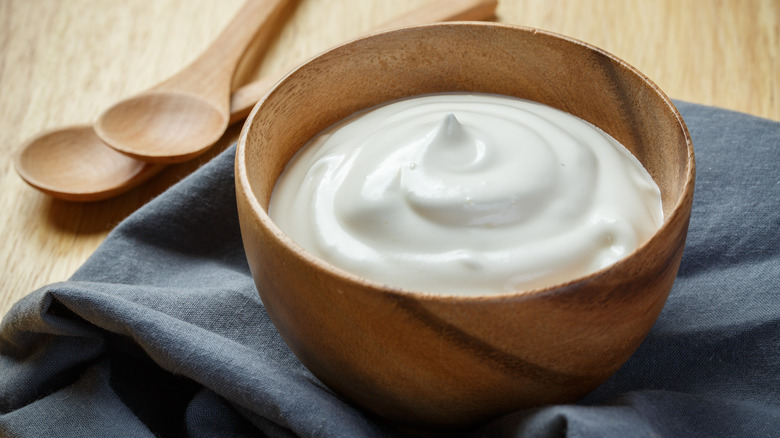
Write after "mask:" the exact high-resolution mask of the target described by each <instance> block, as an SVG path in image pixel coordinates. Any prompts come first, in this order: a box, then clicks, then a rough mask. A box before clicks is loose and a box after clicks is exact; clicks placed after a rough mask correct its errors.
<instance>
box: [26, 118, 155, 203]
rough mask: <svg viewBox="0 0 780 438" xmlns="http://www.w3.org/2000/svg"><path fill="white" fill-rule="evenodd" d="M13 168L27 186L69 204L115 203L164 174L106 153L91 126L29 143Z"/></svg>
mask: <svg viewBox="0 0 780 438" xmlns="http://www.w3.org/2000/svg"><path fill="white" fill-rule="evenodd" d="M73 157H78V159H77V160H74V159H73ZM14 162H15V165H16V170H17V172H19V175H21V177H22V178H23V179H24V180H25V181H26V182H27V183H28V184H30V185H31V186H33V187H35V188H36V189H38V190H40V191H42V192H44V193H46V194H48V195H50V196H53V197H55V198H60V199H64V200H68V201H99V200H102V199H108V198H111V197H113V196H116V195H119V194H121V193H124V192H126V191H128V190H130V189H132V188H134V187H136V186H138V185H139V184H141V183H143V182H144V181H146V180H148V179H149V178H151V177H153V176H154V175H156V174H158V173H159V172H160V171H161V170H162V169H163V168H165V165H162V164H153V163H147V162H143V161H139V160H135V159H133V158H130V157H128V156H126V155H123V154H120V153H119V152H117V151H115V150H113V149H111V148H109V147H106V145H105V143H103V141H102V140H101V139H100V138H99V137H98V136H97V135H96V134H95V131H94V130H93V129H92V126H89V125H81V126H73V127H69V128H65V129H58V130H55V131H49V132H45V133H43V134H41V135H39V136H37V137H35V138H33V139H31V140H29V141H28V142H27V143H26V144H25V145H24V146H23V147H22V148H21V149H20V150H19V152H17V154H16V155H15V157H14Z"/></svg>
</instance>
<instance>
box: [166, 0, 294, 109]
mask: <svg viewBox="0 0 780 438" xmlns="http://www.w3.org/2000/svg"><path fill="white" fill-rule="evenodd" d="M291 3H293V0H247V1H246V2H245V3H244V4H243V6H241V8H240V9H239V10H238V11H237V12H236V14H235V15H234V17H233V19H232V20H231V21H230V22H229V23H228V24H227V26H225V28H224V29H223V30H222V32H221V33H220V34H219V35H218V36H217V38H216V39H215V40H214V41H213V42H212V43H211V45H210V46H209V47H208V48H207V49H206V50H205V51H204V52H202V53H201V55H200V56H198V58H196V59H195V60H194V61H192V63H190V64H189V65H188V66H187V67H185V68H184V69H183V70H181V71H180V72H179V73H177V74H175V75H174V76H172V77H170V78H169V79H167V80H166V81H164V82H162V83H160V84H159V85H157V86H156V87H155V90H175V91H180V92H188V91H192V92H195V93H196V94H198V95H201V96H204V95H213V96H219V95H223V96H226V95H228V94H229V92H230V84H231V79H232V77H233V74H234V72H235V70H236V67H237V66H238V63H239V61H240V60H241V57H242V55H243V54H244V52H245V51H246V48H247V47H248V46H249V44H250V42H251V41H252V40H253V39H254V38H255V36H258V37H261V38H257V40H258V41H260V42H261V43H262V44H265V45H268V44H269V43H270V40H271V35H272V33H273V32H276V31H278V30H279V28H280V27H281V26H282V25H283V21H284V20H280V19H279V18H280V17H281V16H282V15H283V13H284V11H285V9H286V7H288V6H290V4H291ZM261 49H264V48H261ZM226 88H227V89H226ZM225 89H226V90H225ZM220 91H221V93H220ZM219 104H220V105H224V103H222V102H219Z"/></svg>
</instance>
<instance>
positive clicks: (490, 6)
mask: <svg viewBox="0 0 780 438" xmlns="http://www.w3.org/2000/svg"><path fill="white" fill-rule="evenodd" d="M495 8H496V0H437V1H434V2H431V3H429V4H428V5H425V6H423V7H421V8H419V9H416V10H414V11H412V12H409V13H407V14H404V15H402V16H400V17H397V18H396V19H394V20H392V21H390V22H387V23H384V24H383V25H381V26H379V27H378V28H376V29H375V30H381V29H387V28H392V27H401V26H408V25H415V24H424V23H431V22H437V21H453V20H484V19H489V18H492V17H493V16H494V13H495ZM284 74H286V72H281V73H279V74H278V75H272V76H270V77H268V78H265V79H261V80H259V81H256V82H252V83H250V84H247V85H245V86H243V87H241V88H239V89H237V90H236V91H235V92H234V93H233V95H232V98H231V102H230V118H229V119H228V124H233V123H236V122H238V121H241V120H243V119H244V118H246V116H247V115H248V114H249V112H250V111H251V110H252V107H253V106H254V105H255V103H257V101H258V100H260V98H261V97H263V95H265V93H266V92H267V91H268V90H269V89H270V88H271V86H272V85H273V84H274V83H276V81H277V80H278V79H279V78H281V77H282V76H283V75H284ZM14 163H15V166H16V170H17V172H18V173H19V175H20V176H21V177H22V179H24V180H25V181H26V182H27V183H28V184H30V185H31V186H32V187H34V188H36V189H38V190H40V191H42V192H44V193H46V194H48V195H50V196H52V197H55V198H58V199H64V200H68V201H78V202H88V201H100V200H104V199H108V198H111V197H114V196H117V195H120V194H122V193H125V192H127V191H129V190H131V189H133V188H134V187H136V186H138V185H139V184H141V183H143V182H144V181H147V180H148V179H149V178H151V177H153V176H154V175H156V174H157V173H159V172H160V171H161V170H162V169H164V168H165V167H166V165H165V164H159V163H158V164H154V163H148V162H145V161H141V160H137V159H134V158H131V157H129V156H127V155H124V154H122V153H119V152H117V151H115V150H113V149H111V148H109V147H107V146H106V144H105V143H104V142H103V141H102V140H101V139H100V138H99V137H98V136H97V134H96V133H95V130H94V129H93V127H92V126H91V125H79V126H71V127H67V128H60V129H57V130H54V131H49V132H45V133H43V134H41V135H38V136H37V137H35V138H32V139H30V140H28V141H27V142H26V143H25V144H24V145H22V147H21V148H20V149H19V150H18V151H17V153H16V154H15V157H14Z"/></svg>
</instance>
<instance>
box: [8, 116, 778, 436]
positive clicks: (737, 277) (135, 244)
mask: <svg viewBox="0 0 780 438" xmlns="http://www.w3.org/2000/svg"><path fill="white" fill-rule="evenodd" d="M678 106H679V108H680V110H681V112H682V114H683V117H684V118H685V120H686V121H687V123H688V126H689V128H690V130H691V133H692V136H693V141H694V147H695V150H696V158H697V170H698V177H697V183H696V195H695V201H694V207H693V216H692V219H691V226H690V232H689V236H688V244H687V247H686V249H685V255H684V258H683V262H682V267H681V269H680V272H679V276H678V279H677V282H676V283H675V286H674V289H673V290H672V293H671V295H670V297H669V300H668V302H667V304H666V307H665V308H664V311H663V313H662V314H661V316H660V318H659V320H658V322H657V323H656V325H655V326H654V327H653V329H652V331H651V333H650V335H649V336H648V337H647V339H646V341H645V342H644V343H643V344H642V345H641V346H640V348H639V349H638V351H637V352H636V353H635V354H634V355H633V356H632V357H631V359H630V360H629V361H628V362H627V363H626V364H625V366H623V367H622V368H621V369H620V370H619V371H618V372H617V373H616V374H615V375H614V376H613V377H612V378H611V379H609V380H608V381H607V382H606V383H605V384H603V385H602V386H601V387H599V388H598V389H597V390H596V391H594V392H593V393H591V394H590V395H588V396H587V397H586V398H585V399H584V400H582V401H581V402H579V403H577V404H572V405H559V406H547V407H542V408H538V409H532V410H525V411H521V412H516V413H513V414H510V415H508V416H505V417H503V418H500V419H497V420H496V421H494V422H492V423H490V424H486V425H483V426H481V427H480V428H478V429H476V430H471V431H463V434H464V435H469V436H534V437H536V436H539V437H548V436H549V437H553V436H555V437H558V436H572V437H611V436H615V437H626V436H632V437H644V436H648V437H650V436H653V437H657V436H684V437H697V436H701V437H714V436H734V437H746V436H751V437H762V436H766V437H769V436H778V435H779V434H780V290H779V289H780V237H779V236H780V123H776V122H772V121H769V120H763V119H759V118H756V117H752V116H748V115H745V114H739V113H734V112H729V111H725V110H721V109H716V108H711V107H705V106H698V105H692V104H687V103H678ZM234 152H235V149H234V148H231V149H229V150H227V151H225V152H224V153H222V154H221V155H220V156H218V157H217V158H215V159H214V160H212V161H211V162H210V163H209V164H207V165H206V166H204V167H203V168H202V169H200V170H199V171H197V172H195V173H194V174H193V175H191V176H190V177H188V178H187V179H185V180H184V181H182V182H181V183H179V184H178V185H176V186H174V187H172V188H171V189H170V190H168V191H167V192H166V193H164V194H163V195H161V196H160V197H158V198H157V199H155V200H154V201H152V202H150V203H149V204H148V205H146V206H145V207H143V208H141V209H140V210H138V211H137V212H136V213H135V214H133V215H131V216H130V217H129V218H127V219H126V220H125V221H124V222H122V223H121V224H119V226H117V227H116V229H115V230H114V231H113V232H112V233H111V234H110V235H109V236H108V238H107V239H106V241H105V243H104V244H102V245H101V246H100V248H99V249H98V250H97V251H96V252H95V254H94V255H93V256H92V257H91V258H90V259H89V260H88V261H87V262H86V263H85V264H84V266H83V267H82V268H81V269H79V270H78V272H76V274H75V275H74V276H73V278H72V279H70V280H69V281H66V282H62V283H57V284H53V285H50V286H47V287H44V288H42V289H40V290H37V291H35V292H33V293H31V294H30V295H28V296H27V297H26V298H24V299H22V300H21V301H19V302H18V303H17V304H16V305H15V306H14V307H13V308H12V309H11V311H10V312H9V313H8V314H7V315H6V317H5V318H4V320H3V321H2V325H0V436H8V437H16V436H25V437H43V436H47V437H122V436H129V437H147V436H149V437H151V436H162V437H166V436H193V437H211V436H234V437H238V436H263V435H268V436H295V435H299V436H338V437H341V436H354V437H360V436H371V437H376V436H396V435H400V433H399V432H397V431H395V430H394V429H393V428H392V427H391V426H388V425H385V424H382V423H380V422H377V421H375V419H373V418H371V417H370V416H369V415H367V414H365V413H363V412H361V411H360V410H358V409H356V408H355V407H353V406H350V405H349V404H347V403H345V402H344V401H342V400H341V399H340V398H339V397H338V396H337V395H335V394H334V393H332V392H331V391H330V390H328V389H327V388H326V387H325V386H324V385H323V384H322V383H320V382H319V381H318V380H317V379H316V378H315V377H314V376H312V375H311V374H310V373H309V372H308V371H307V370H306V369H305V368H304V367H303V366H302V365H301V364H300V363H299V362H298V360H297V359H296V358H295V357H294V356H293V355H292V353H291V352H290V351H289V349H288V348H287V346H286V345H285V344H284V342H283V341H282V340H281V338H280V337H279V335H278V334H277V332H276V330H275V329H274V326H273V325H272V324H271V322H270V320H269V318H268V316H267V314H266V313H265V310H264V308H263V304H262V302H261V301H260V299H259V297H258V294H257V291H256V290H255V286H254V284H253V282H252V279H251V277H250V274H249V270H248V267H247V264H246V261H245V259H244V253H243V247H242V244H241V239H240V232H239V227H238V220H237V214H236V208H235V194H234V185H233V157H234Z"/></svg>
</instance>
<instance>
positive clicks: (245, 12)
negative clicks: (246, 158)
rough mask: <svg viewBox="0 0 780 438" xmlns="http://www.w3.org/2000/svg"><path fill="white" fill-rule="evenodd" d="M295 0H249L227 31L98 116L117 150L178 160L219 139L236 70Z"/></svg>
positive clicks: (155, 159)
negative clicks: (160, 79) (169, 74)
mask: <svg viewBox="0 0 780 438" xmlns="http://www.w3.org/2000/svg"><path fill="white" fill-rule="evenodd" d="M289 3H290V0H247V2H246V3H244V5H243V6H242V7H241V8H240V9H239V11H238V12H237V13H236V15H235V17H234V18H233V20H232V21H231V22H230V23H229V24H228V25H227V26H226V27H225V29H224V30H223V31H222V33H220V34H219V36H218V37H217V38H216V39H215V40H214V42H213V43H212V44H211V45H210V46H209V47H208V48H207V49H206V51H204V52H203V54H201V56H199V57H198V58H197V59H196V60H195V61H193V62H192V63H191V64H190V65H188V66H187V67H186V68H185V69H184V70H182V71H180V72H179V73H177V74H175V75H174V76H172V77H171V78H169V79H168V80H166V81H164V82H162V83H160V84H158V85H157V86H155V87H153V88H152V89H150V90H148V91H146V92H144V93H142V94H140V95H138V96H135V97H131V98H129V99H127V100H124V101H121V102H119V103H117V104H115V105H113V106H111V107H110V108H108V109H107V110H106V111H104V112H103V114H101V115H100V116H99V117H98V120H97V123H96V124H95V132H96V133H97V135H98V136H99V137H100V138H101V139H102V140H103V141H104V142H106V144H108V145H109V146H111V147H112V148H114V149H116V150H117V151H119V152H121V153H123V154H125V155H128V156H131V157H134V158H138V159H141V160H144V161H148V162H155V163H178V162H182V161H187V160H189V159H190V158H193V157H195V156H197V155H200V154H201V153H203V152H204V151H205V150H206V149H208V148H209V147H210V146H211V145H212V144H214V142H216V141H217V140H219V138H220V137H221V136H222V134H223V133H224V132H225V129H226V128H227V126H228V120H229V119H230V88H231V80H232V78H233V74H234V73H235V70H236V67H237V66H238V63H239V61H240V60H241V56H242V55H243V54H244V51H245V50H246V48H247V46H248V45H249V43H250V42H251V41H252V39H253V37H254V36H255V34H257V33H259V32H267V31H268V28H271V27H273V26H275V25H277V24H278V20H274V19H273V18H275V16H276V14H278V13H280V11H281V10H282V9H283V8H284V7H285V6H287V5H288V4H289Z"/></svg>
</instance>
